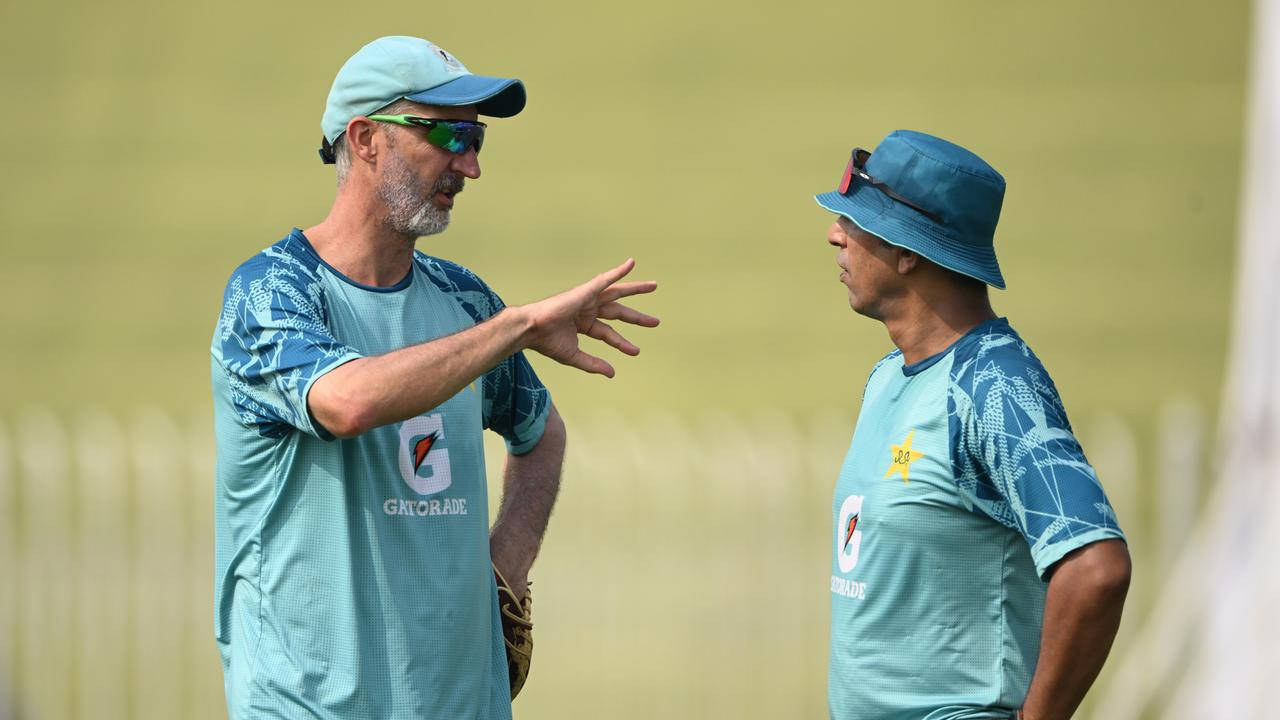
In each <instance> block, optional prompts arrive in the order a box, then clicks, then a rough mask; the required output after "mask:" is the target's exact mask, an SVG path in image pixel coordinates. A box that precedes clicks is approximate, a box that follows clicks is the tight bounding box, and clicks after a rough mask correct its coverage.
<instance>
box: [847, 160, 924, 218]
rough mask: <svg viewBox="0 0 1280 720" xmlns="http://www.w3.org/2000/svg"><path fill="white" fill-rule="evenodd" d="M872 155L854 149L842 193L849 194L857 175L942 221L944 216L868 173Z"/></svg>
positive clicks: (891, 196)
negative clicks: (867, 169)
mask: <svg viewBox="0 0 1280 720" xmlns="http://www.w3.org/2000/svg"><path fill="white" fill-rule="evenodd" d="M870 157H871V153H870V152H868V151H866V150H863V149H862V148H854V149H853V156H852V157H850V158H849V164H848V165H847V166H846V167H845V169H844V177H842V178H840V194H841V195H848V194H849V193H850V191H851V189H852V186H853V179H854V178H855V177H856V178H858V179H859V180H862V181H863V182H865V183H868V184H870V185H871V187H873V188H875V189H877V190H879V191H880V192H882V193H884V194H885V195H888V196H889V197H890V199H892V200H895V201H897V202H900V203H902V204H903V205H906V206H907V207H909V208H911V209H912V210H915V211H916V212H918V213H920V214H921V215H924V216H925V217H927V218H929V219H930V220H932V221H934V222H936V223H940V222H942V217H941V216H940V215H938V214H937V213H932V212H929V211H928V210H925V209H924V208H922V207H920V206H919V205H917V204H915V203H914V202H911V201H910V200H908V199H906V198H905V197H903V196H901V195H899V194H898V193H896V192H894V191H893V188H891V187H889V186H888V185H886V184H885V183H884V181H883V180H878V179H876V178H874V177H871V176H870V175H868V174H867V171H866V169H865V168H866V167H867V160H868V159H869V158H870Z"/></svg>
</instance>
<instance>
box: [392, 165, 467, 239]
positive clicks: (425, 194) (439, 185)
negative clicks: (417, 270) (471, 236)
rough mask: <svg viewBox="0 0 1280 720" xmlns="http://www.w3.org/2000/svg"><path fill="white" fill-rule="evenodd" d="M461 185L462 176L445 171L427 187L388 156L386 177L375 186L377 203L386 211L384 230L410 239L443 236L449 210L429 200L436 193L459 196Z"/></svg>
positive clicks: (407, 169) (412, 173)
mask: <svg viewBox="0 0 1280 720" xmlns="http://www.w3.org/2000/svg"><path fill="white" fill-rule="evenodd" d="M462 184H463V179H462V176H460V175H458V174H456V173H451V172H448V171H445V172H443V173H441V174H440V177H438V178H436V181H435V182H434V183H433V184H432V185H431V186H430V187H428V186H427V183H426V181H424V180H423V179H422V177H421V176H419V175H418V174H417V173H416V172H414V171H413V169H412V168H410V167H409V165H408V164H407V163H405V161H404V160H403V159H402V158H400V157H399V156H398V155H396V154H394V153H393V154H391V155H390V157H389V160H388V165H387V173H386V175H385V176H384V177H383V181H382V182H381V183H380V184H379V185H378V199H379V200H381V201H382V202H383V204H384V205H385V206H386V208H387V216H386V224H387V226H388V227H389V228H390V229H391V230H393V231H395V232H397V233H399V234H401V235H407V236H410V237H423V236H426V235H436V234H438V233H442V232H444V230H445V228H447V227H449V210H447V209H445V208H441V207H438V206H437V205H436V204H435V202H434V201H433V200H432V198H434V197H435V194H436V193H437V192H451V193H456V192H459V191H461V190H462Z"/></svg>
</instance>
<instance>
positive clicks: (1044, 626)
mask: <svg viewBox="0 0 1280 720" xmlns="http://www.w3.org/2000/svg"><path fill="white" fill-rule="evenodd" d="M1004 188H1005V183H1004V178H1003V177H1001V176H1000V174H999V173H997V172H996V171H995V170H994V169H993V168H992V167H991V166H990V165H988V164H987V163H986V162H984V161H983V160H982V159H981V158H979V157H978V156H977V155H974V154H973V153H971V152H969V151H968V150H965V149H964V148H961V147H959V146H957V145H954V144H952V143H949V142H947V141H945V140H942V139H940V138H936V137H933V136H930V135H926V134H923V133H918V132H911V131H906V130H899V131H897V132H894V133H891V134H890V135H889V136H888V137H886V138H885V139H884V141H882V142H881V143H880V145H879V146H877V147H876V149H875V151H874V152H871V153H868V152H866V151H864V150H861V149H858V150H854V151H853V154H852V157H851V158H850V159H849V162H848V164H847V165H846V168H845V172H844V175H843V177H842V178H841V182H840V186H839V188H838V189H837V190H836V191H835V192H827V193H823V194H821V195H818V196H817V201H818V204H819V205H821V206H822V207H824V208H826V209H827V210H830V211H831V212H833V213H835V214H836V215H837V216H838V217H837V218H836V222H835V223H834V224H833V225H832V226H831V229H830V230H829V232H828V234H827V240H828V242H829V243H830V244H831V245H834V246H835V247H836V248H837V255H836V264H837V265H839V266H840V270H841V273H840V281H841V282H842V283H843V284H844V285H845V287H846V289H847V290H848V298H849V304H850V306H851V307H852V308H853V310H854V311H855V312H857V313H859V314H862V315H865V316H867V317H870V318H873V319H875V320H879V321H880V322H882V323H884V325H885V327H886V329H887V330H888V332H889V337H890V339H891V340H892V341H893V343H894V345H895V346H896V347H897V349H895V350H894V351H893V352H891V353H889V354H888V355H887V356H886V357H885V358H884V359H882V360H881V361H880V362H879V363H878V364H877V365H876V366H875V368H874V369H872V371H871V376H870V378H869V379H868V380H867V383H866V386H865V389H864V390H863V401H862V409H861V412H860V414H859V416H858V421H857V426H856V429H855V432H854V437H853V442H852V443H851V445H850V447H849V451H848V454H847V456H846V458H845V461H844V465H843V466H842V468H841V470H840V474H839V479H838V481H837V484H836V491H835V499H834V502H833V505H832V520H833V524H834V528H833V538H834V548H833V550H834V552H833V559H832V569H831V657H830V671H829V677H828V681H829V704H830V714H831V717H832V718H838V719H844V718H903V719H904V720H905V719H907V718H911V719H912V720H918V719H919V718H929V720H943V719H944V718H946V719H949V720H960V719H962V718H964V719H968V718H1012V717H1024V718H1027V720H1050V719H1056V718H1061V719H1062V720H1066V719H1067V718H1069V717H1071V714H1072V712H1073V711H1074V710H1075V708H1076V707H1077V705H1078V704H1079V703H1080V701H1081V699H1082V698H1083V697H1084V694H1085V692H1086V691H1087V690H1088V688H1089V686H1090V685H1091V684H1092V682H1093V680H1094V678H1095V677H1096V676H1097V673H1098V671H1099V670H1100V669H1101V667H1102V664H1103V662H1104V660H1105V659H1106V656H1107V652H1108V650H1109V649H1110V647H1111V641H1112V639H1113V638H1114V636H1115V632H1116V629H1117V627H1118V625H1119V621H1120V612H1121V608H1122V606H1123V604H1124V597H1125V594H1126V590H1127V588H1128V582H1129V573H1130V564H1129V555H1128V551H1127V548H1126V545H1125V541H1124V535H1123V534H1122V533H1121V531H1120V528H1119V526H1118V524H1117V522H1116V517H1115V513H1114V512H1113V511H1112V509H1111V505H1110V504H1109V503H1108V501H1107V498H1106V495H1105V494H1104V493H1103V490H1102V486H1101V485H1100V484H1099V482H1098V479H1097V476H1096V475H1095V473H1094V471H1093V468H1092V467H1090V466H1089V464H1088V462H1087V461H1086V460H1085V457H1084V453H1083V452H1082V451H1081V449H1080V445H1079V443H1078V442H1077V441H1076V439H1075V436H1074V435H1073V433H1072V430H1071V426H1070V425H1069V424H1068V422H1067V418H1066V413H1065V411H1064V409H1063V406H1062V402H1061V400H1060V399H1059V397H1058V393H1057V390H1056V389H1055V388H1054V385H1053V382H1052V381H1051V380H1050V379H1049V375H1048V373H1047V372H1045V369H1044V367H1043V366H1042V365H1041V364H1040V361H1039V360H1038V359H1037V358H1036V356H1035V355H1034V354H1032V352H1031V350H1030V348H1028V347H1027V345H1026V343H1025V342H1023V340H1022V339H1021V338H1020V337H1019V336H1018V334H1017V333H1016V332H1014V330H1013V328H1012V327H1010V325H1009V322H1008V321H1007V320H1005V319H1003V318H998V317H996V315H995V313H994V312H993V311H992V309H991V303H990V301H989V299H988V295H987V286H988V285H990V286H994V287H996V288H1004V285H1005V283H1004V278H1003V276H1002V275H1001V273H1000V267H999V265H998V264H997V262H996V256H995V250H994V247H993V238H994V234H995V228H996V222H997V220H998V218H999V215H1000V206H1001V204H1002V202H1003V199H1004Z"/></svg>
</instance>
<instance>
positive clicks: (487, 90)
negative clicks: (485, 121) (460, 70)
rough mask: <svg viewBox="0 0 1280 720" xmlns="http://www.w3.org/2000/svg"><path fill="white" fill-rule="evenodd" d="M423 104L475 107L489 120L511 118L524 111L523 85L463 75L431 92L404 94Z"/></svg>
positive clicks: (509, 80)
mask: <svg viewBox="0 0 1280 720" xmlns="http://www.w3.org/2000/svg"><path fill="white" fill-rule="evenodd" d="M405 99H406V100H412V101H413V102H416V103H422V104H423V105H441V106H445V107H454V106H458V105H475V106H476V112H478V113H480V114H481V115H488V116H489V117H511V116H513V115H515V114H517V113H519V112H520V111H521V110H523V109H524V103H525V93H524V83H522V82H520V81H519V80H515V79H512V78H495V77H485V76H484V75H463V76H461V77H458V78H455V79H453V80H450V81H449V82H447V83H445V84H443V85H437V86H435V87H433V88H431V89H430V90H423V91H422V92H420V93H414V94H413V95H405Z"/></svg>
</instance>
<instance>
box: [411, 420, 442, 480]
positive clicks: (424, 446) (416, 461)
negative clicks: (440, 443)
mask: <svg viewBox="0 0 1280 720" xmlns="http://www.w3.org/2000/svg"><path fill="white" fill-rule="evenodd" d="M439 438H440V431H439V430H437V431H435V432H433V433H431V434H430V435H428V436H426V437H424V438H422V439H421V440H419V441H418V444H417V445H414V446H413V470H414V472H417V471H418V468H420V467H422V461H423V460H426V459H427V453H429V452H431V446H432V445H435V444H436V440H438V439H439Z"/></svg>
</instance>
